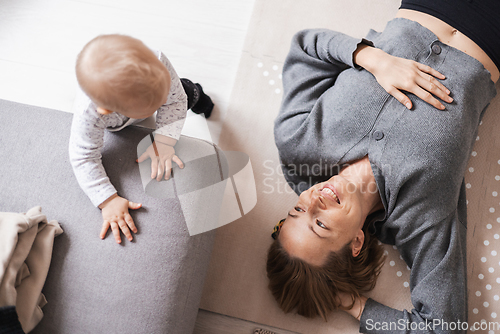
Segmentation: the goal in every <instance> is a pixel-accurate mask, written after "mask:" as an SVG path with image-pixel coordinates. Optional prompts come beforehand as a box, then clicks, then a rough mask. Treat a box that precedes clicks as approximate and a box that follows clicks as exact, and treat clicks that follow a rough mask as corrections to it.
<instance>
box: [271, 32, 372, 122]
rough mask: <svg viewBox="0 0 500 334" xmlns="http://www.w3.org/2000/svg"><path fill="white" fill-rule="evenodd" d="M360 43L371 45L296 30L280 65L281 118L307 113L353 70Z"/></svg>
mask: <svg viewBox="0 0 500 334" xmlns="http://www.w3.org/2000/svg"><path fill="white" fill-rule="evenodd" d="M360 43H365V44H368V45H373V44H372V43H371V42H369V41H367V40H365V39H361V38H354V37H351V36H348V35H345V34H343V33H340V32H336V31H332V30H326V29H309V30H302V31H299V32H298V33H297V34H295V36H294V37H293V39H292V43H291V46H290V52H289V53H288V56H287V58H286V60H285V64H284V65H283V103H282V106H281V110H280V118H288V117H293V116H294V115H295V114H296V113H303V112H309V111H311V110H312V108H313V106H314V104H315V103H316V101H317V100H318V99H319V97H320V96H321V95H322V94H323V93H324V92H325V91H326V90H327V89H329V88H330V87H332V86H333V85H334V83H335V81H336V79H337V76H338V75H339V74H340V73H341V72H342V71H343V70H345V69H347V68H349V67H355V64H354V62H353V54H354V52H355V51H356V49H357V47H358V45H359V44H360Z"/></svg>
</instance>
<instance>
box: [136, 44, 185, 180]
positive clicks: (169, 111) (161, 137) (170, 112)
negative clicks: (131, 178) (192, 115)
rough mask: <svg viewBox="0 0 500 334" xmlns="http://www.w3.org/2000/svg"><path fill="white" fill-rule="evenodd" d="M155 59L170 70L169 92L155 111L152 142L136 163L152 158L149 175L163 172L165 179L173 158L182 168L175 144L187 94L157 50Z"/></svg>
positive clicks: (164, 57) (178, 135)
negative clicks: (153, 139)
mask: <svg viewBox="0 0 500 334" xmlns="http://www.w3.org/2000/svg"><path fill="white" fill-rule="evenodd" d="M158 58H159V59H160V61H161V62H162V63H163V64H164V65H165V67H166V68H167V70H168V72H169V73H170V80H171V82H170V92H169V94H168V98H167V101H166V103H165V104H164V105H162V106H161V107H160V108H159V109H158V111H157V113H156V131H155V143H154V144H153V145H151V146H150V147H149V148H148V149H147V150H146V152H145V153H144V154H143V155H141V157H139V159H138V162H142V161H144V160H146V159H147V158H151V178H155V177H156V179H157V180H158V181H160V180H161V179H162V177H163V173H165V179H166V180H167V179H168V178H169V177H170V174H171V170H172V160H173V161H174V162H175V163H177V165H179V167H180V168H183V167H184V164H183V163H182V161H181V160H180V159H179V158H178V157H177V156H176V155H175V149H174V146H175V144H176V142H177V140H178V139H179V137H180V135H181V131H182V127H183V125H184V120H185V119H186V113H187V95H186V93H185V92H184V88H182V84H181V81H180V79H179V76H178V75H177V73H176V72H175V69H174V67H173V66H172V64H171V63H170V61H169V60H168V59H167V57H166V56H165V55H164V54H163V53H161V52H159V53H158Z"/></svg>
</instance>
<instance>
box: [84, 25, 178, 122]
mask: <svg viewBox="0 0 500 334" xmlns="http://www.w3.org/2000/svg"><path fill="white" fill-rule="evenodd" d="M76 78H77V80H78V84H79V85H80V87H81V88H82V90H83V91H84V92H85V93H86V94H87V95H88V96H89V97H90V99H91V100H92V101H93V102H94V103H95V104H97V106H99V107H101V108H104V109H107V110H110V111H116V112H119V113H124V112H127V113H130V112H133V111H134V109H135V108H155V107H156V108H158V107H159V106H160V105H162V104H163V103H165V102H166V101H162V99H163V98H164V97H165V94H166V92H167V91H168V90H169V89H170V74H169V73H168V70H167V68H166V67H165V65H163V63H162V62H161V61H160V60H159V59H158V58H157V57H156V56H155V54H154V53H153V52H152V51H151V50H150V49H148V47H146V46H145V45H144V43H142V42H141V41H140V40H138V39H135V38H133V37H130V36H125V35H116V34H115V35H100V36H97V37H96V38H94V39H93V40H91V41H90V42H88V43H87V44H86V45H85V46H84V47H83V49H82V51H81V52H80V54H79V55H78V58H77V61H76Z"/></svg>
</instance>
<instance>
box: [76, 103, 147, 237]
mask: <svg viewBox="0 0 500 334" xmlns="http://www.w3.org/2000/svg"><path fill="white" fill-rule="evenodd" d="M91 108H92V104H90V105H88V106H87V107H86V108H85V110H83V111H82V110H76V111H75V113H74V116H73V123H72V126H71V135H70V142H69V156H70V162H71V165H72V167H73V171H74V173H75V176H76V179H77V181H78V183H79V185H80V187H81V188H82V190H83V191H84V192H85V194H86V195H87V196H88V197H89V199H90V200H91V202H92V204H94V205H95V206H98V207H99V208H100V209H101V210H102V216H103V221H104V222H103V226H102V230H101V238H104V236H105V235H106V231H107V230H108V229H109V227H111V229H112V231H113V234H114V236H115V240H116V242H117V243H120V242H121V238H120V229H121V231H122V232H123V233H124V234H125V236H126V237H127V238H128V239H129V240H132V235H131V234H130V231H129V228H130V230H132V232H134V233H136V232H137V228H136V227H135V225H134V222H133V220H132V217H130V215H129V213H128V209H129V208H130V209H138V208H140V207H141V205H140V204H137V203H132V202H129V201H128V200H126V199H124V198H122V197H120V196H118V194H117V192H116V189H115V187H114V186H113V185H112V184H111V182H110V180H109V178H108V176H107V175H106V171H105V170H104V166H103V165H102V161H101V149H102V147H103V145H104V130H105V127H106V125H105V124H104V121H103V120H102V119H101V118H100V117H99V116H98V115H97V113H95V112H93V111H92V110H91ZM125 201H126V205H124V204H123V203H124V202H125ZM124 207H125V209H124Z"/></svg>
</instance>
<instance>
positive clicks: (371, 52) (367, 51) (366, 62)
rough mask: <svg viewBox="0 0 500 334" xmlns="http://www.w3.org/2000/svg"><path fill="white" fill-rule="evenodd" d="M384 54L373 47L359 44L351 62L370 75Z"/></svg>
mask: <svg viewBox="0 0 500 334" xmlns="http://www.w3.org/2000/svg"><path fill="white" fill-rule="evenodd" d="M384 54H385V52H384V51H382V50H380V49H377V48H375V47H373V46H370V45H366V44H359V45H358V48H357V49H356V51H354V55H353V60H354V63H355V64H356V65H359V66H361V67H362V68H364V69H365V70H367V71H368V72H370V73H372V71H373V69H374V67H375V66H376V64H377V63H378V62H379V60H380V58H381V57H382V56H383V55H384Z"/></svg>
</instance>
